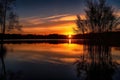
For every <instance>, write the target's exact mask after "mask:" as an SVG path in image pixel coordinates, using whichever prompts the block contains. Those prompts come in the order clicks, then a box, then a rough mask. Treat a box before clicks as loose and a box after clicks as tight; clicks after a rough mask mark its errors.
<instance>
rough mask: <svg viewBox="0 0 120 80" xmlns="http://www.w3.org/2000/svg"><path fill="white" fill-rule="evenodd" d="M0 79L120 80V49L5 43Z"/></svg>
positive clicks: (69, 43)
mask: <svg viewBox="0 0 120 80" xmlns="http://www.w3.org/2000/svg"><path fill="white" fill-rule="evenodd" d="M0 59H1V61H0V80H1V79H3V80H120V76H119V75H120V65H119V64H120V47H110V46H107V45H82V44H75V43H72V42H71V40H68V42H66V43H60V44H59V43H57V44H50V43H31V44H30V43H29V44H27V43H23V44H12V43H11V44H10V43H9V44H3V45H2V44H1V47H0Z"/></svg>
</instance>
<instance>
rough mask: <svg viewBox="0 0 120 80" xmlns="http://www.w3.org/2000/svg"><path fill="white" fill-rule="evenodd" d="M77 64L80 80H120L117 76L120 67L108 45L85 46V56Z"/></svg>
mask: <svg viewBox="0 0 120 80" xmlns="http://www.w3.org/2000/svg"><path fill="white" fill-rule="evenodd" d="M75 64H76V70H77V76H78V77H79V78H80V80H81V79H82V80H114V79H115V80H119V79H116V78H115V74H116V72H118V71H119V69H120V67H119V64H118V63H117V62H116V61H114V60H113V58H112V54H111V47H109V46H108V45H101V44H99V45H95V44H85V45H84V48H83V54H82V56H81V57H80V58H79V60H77V61H76V63H75Z"/></svg>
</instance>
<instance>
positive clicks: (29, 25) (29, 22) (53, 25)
mask: <svg viewBox="0 0 120 80" xmlns="http://www.w3.org/2000/svg"><path fill="white" fill-rule="evenodd" d="M75 20H76V15H71V14H62V15H53V16H49V17H44V18H40V17H37V16H33V17H28V18H21V22H22V23H23V24H24V27H23V31H24V33H38V34H44V33H45V34H52V33H56V34H68V33H71V34H72V33H73V27H75V26H76V24H75Z"/></svg>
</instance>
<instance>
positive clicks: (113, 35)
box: [0, 32, 120, 41]
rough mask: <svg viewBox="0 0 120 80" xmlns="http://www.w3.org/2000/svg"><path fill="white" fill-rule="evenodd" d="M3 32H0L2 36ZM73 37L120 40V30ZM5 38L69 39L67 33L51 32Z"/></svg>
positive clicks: (8, 35)
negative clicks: (48, 33)
mask: <svg viewBox="0 0 120 80" xmlns="http://www.w3.org/2000/svg"><path fill="white" fill-rule="evenodd" d="M1 36H2V34H0V38H1ZM71 38H72V39H96V40H97V39H102V40H109V41H111V40H112V41H113V40H114V41H116V40H117V41H120V32H103V33H88V34H84V35H83V34H77V35H72V37H71ZM4 39H69V37H68V36H67V35H59V34H50V35H33V34H28V35H25V34H24V35H22V34H5V35H4Z"/></svg>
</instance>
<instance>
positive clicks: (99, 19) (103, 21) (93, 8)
mask: <svg viewBox="0 0 120 80" xmlns="http://www.w3.org/2000/svg"><path fill="white" fill-rule="evenodd" d="M114 12H115V10H114V8H113V7H112V6H109V5H107V4H106V0H87V1H86V9H85V17H86V20H82V19H81V18H80V16H78V15H77V20H76V24H77V27H78V30H80V29H81V30H82V32H83V31H84V32H92V33H98V32H99V33H101V32H107V31H112V30H114V29H115V28H116V27H117V26H118V25H119V24H120V17H117V16H116V15H115V14H114Z"/></svg>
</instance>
